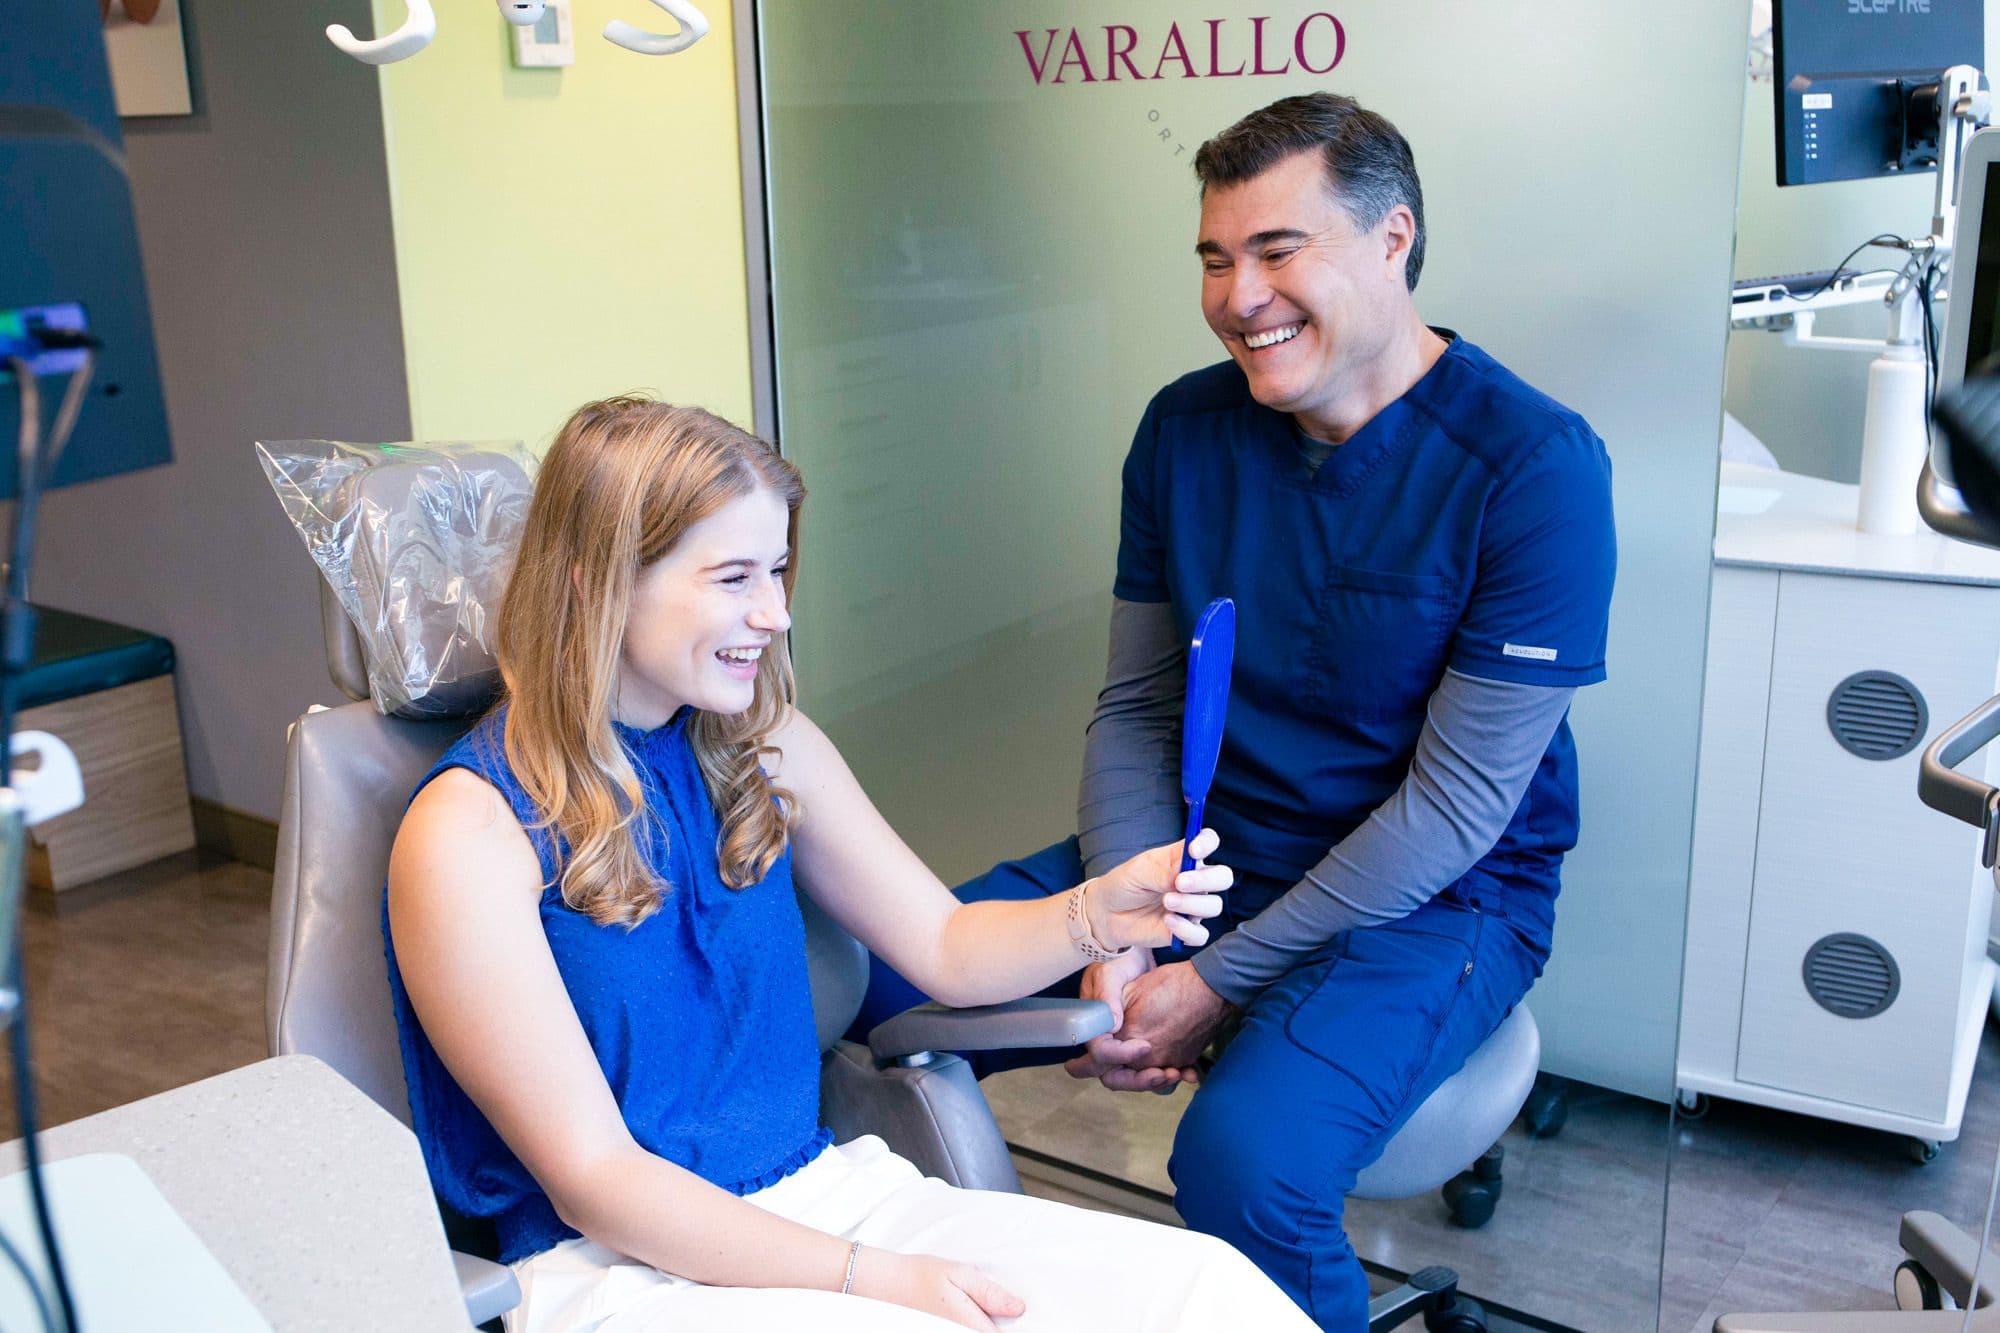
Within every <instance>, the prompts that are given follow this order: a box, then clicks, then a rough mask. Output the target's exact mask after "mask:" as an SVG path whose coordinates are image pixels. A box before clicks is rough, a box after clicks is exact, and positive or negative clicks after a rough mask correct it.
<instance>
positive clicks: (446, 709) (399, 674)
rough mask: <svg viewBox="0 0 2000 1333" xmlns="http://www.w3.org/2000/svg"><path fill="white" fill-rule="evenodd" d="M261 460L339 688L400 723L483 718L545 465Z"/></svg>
mask: <svg viewBox="0 0 2000 1333" xmlns="http://www.w3.org/2000/svg"><path fill="white" fill-rule="evenodd" d="M257 450H258V456H259V458H260V460H261V461H262V463H263V465H264V470H265V473H266V475H267V476H269V477H270V479H271V484H272V487H273V488H274V489H275V490H276V491H277V493H278V497H279V499H280V500H281V501H282V502H283V503H284V505H285V510H286V512H287V514H288V515H289V516H290V517H291V519H292V523H293V526H294V527H295V528H297V529H298V532H299V535H300V537H301V538H302V539H303V540H304V541H305V544H306V549H307V550H308V551H309V552H310V553H311V554H312V557H313V559H314V561H315V562H316V563H317V564H318V565H319V568H320V573H321V575H322V576H323V579H324V587H323V591H322V597H321V610H322V626H323V628H324V629H325V631H326V642H327V669H328V671H329V673H330V674H331V675H332V677H333V680H334V683H335V684H336V685H339V686H340V687H341V689H342V690H343V691H345V692H346V693H347V694H348V695H349V696H350V697H353V698H356V699H373V700H374V703H375V706H376V708H377V709H378V710H380V711H381V712H383V713H385V714H388V715H391V716H396V717H407V718H452V717H470V716H473V715H476V714H478V713H480V712H482V711H484V709H485V708H486V707H487V706H488V705H489V704H490V703H491V702H492V701H493V698H494V696H495V694H496V693H497V692H498V690H499V686H500V672H499V667H498V665H497V663H496V661H495V657H494V649H495V634H496V631H497V629H498V625H499V613H500V600H501V597H502V595H503V594H504V593H505V591H506V587H507V578H508V575H509V574H510V573H511V572H512V570H513V566H514V553H515V550H516V548H517V547H518V545H519V543H520V534H521V528H522V525H523V524H524V523H525V522H526V520H527V515H528V505H529V501H530V500H531V498H532V496H533V489H534V487H533V482H532V480H531V477H532V474H533V471H534V467H535V458H534V456H533V455H532V454H530V453H528V451H527V450H526V449H525V448H523V447H522V446H521V445H519V444H511V445H510V444H499V445H495V444H443V445H425V446H410V445H351V444H341V443H336V442H332V441H324V440H310V441H290V442H286V443H282V444H261V443H260V444H259V445H258V446H257Z"/></svg>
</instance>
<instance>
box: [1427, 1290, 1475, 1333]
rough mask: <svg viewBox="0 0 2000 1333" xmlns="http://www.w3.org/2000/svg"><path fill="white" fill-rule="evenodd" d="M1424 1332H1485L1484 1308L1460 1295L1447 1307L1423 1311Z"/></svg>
mask: <svg viewBox="0 0 2000 1333" xmlns="http://www.w3.org/2000/svg"><path fill="white" fill-rule="evenodd" d="M1424 1333H1486V1308H1485V1307H1484V1306H1482V1305H1481V1304H1480V1303H1479V1302H1478V1301H1475V1300H1472V1299H1470V1298H1469V1297H1465V1296H1460V1297H1459V1298H1458V1299H1457V1300H1455V1301H1453V1302H1452V1303H1451V1307H1450V1308H1449V1309H1445V1310H1429V1311H1426V1312H1425V1314H1424Z"/></svg>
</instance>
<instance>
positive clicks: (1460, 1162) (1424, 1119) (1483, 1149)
mask: <svg viewBox="0 0 2000 1333" xmlns="http://www.w3.org/2000/svg"><path fill="white" fill-rule="evenodd" d="M1541 1058H1542V1039H1541V1034H1540V1033H1539V1032H1538V1031H1536V1029H1535V1019H1534V1015H1532V1014H1530V1013H1529V1012H1528V1006H1527V1004H1526V1003H1525V1002H1523V1003H1521V1004H1517V1005H1515V1006H1514V1012H1512V1013H1510V1014H1508V1015H1507V1017H1506V1018H1504V1019H1502V1020H1501V1021H1500V1026H1499V1027H1497V1028H1495V1029H1494V1030H1493V1035H1492V1036H1490V1037H1488V1038H1487V1039H1486V1040H1485V1041H1484V1042H1482V1043H1481V1044H1480V1046H1479V1049H1478V1050H1476V1051H1474V1052H1473V1053H1472V1055H1471V1056H1470V1057H1469V1058H1468V1059H1467V1060H1466V1062H1465V1067H1464V1068H1462V1069H1460V1070H1459V1071H1458V1072H1457V1073H1456V1074H1453V1075H1452V1076H1451V1077H1450V1078H1448V1079H1446V1080H1445V1081H1444V1082H1443V1083H1440V1084H1439V1085H1438V1087H1437V1090H1436V1091H1435V1092H1433V1093H1431V1095H1430V1096H1428V1097H1426V1098H1425V1099H1424V1104H1423V1105H1422V1106H1419V1107H1418V1108H1417V1109H1416V1112H1415V1114H1413V1115H1412V1116H1411V1117H1410V1118H1409V1119H1408V1120H1407V1121H1405V1122H1404V1123H1403V1127H1402V1128H1401V1129H1399V1130H1397V1131H1396V1133H1395V1136H1394V1137H1393V1138H1391V1139H1390V1140H1389V1143H1388V1146H1387V1147H1385V1148H1384V1149H1383V1150H1382V1155H1381V1156H1380V1157H1378V1158H1376V1159H1375V1161H1374V1162H1372V1163H1370V1164H1369V1166H1368V1167H1367V1169H1366V1170H1364V1171H1362V1172H1361V1175H1360V1177H1359V1178H1358V1179H1356V1181H1355V1182H1354V1188H1353V1189H1351V1190H1349V1191H1348V1197H1349V1198H1354V1199H1408V1198H1413V1197H1415V1196H1416V1195H1419V1194H1425V1193H1428V1192H1429V1191H1431V1190H1434V1189H1437V1188H1438V1187H1440V1186H1443V1188H1444V1197H1445V1202H1446V1203H1447V1204H1449V1205H1450V1207H1451V1215H1452V1220H1453V1221H1454V1222H1457V1223H1458V1224H1459V1225H1460V1226H1466V1227H1476V1226H1479V1225H1481V1224H1483V1223H1484V1222H1485V1221H1486V1219H1487V1218H1489V1217H1491V1216H1493V1206H1494V1204H1495V1203H1497V1202H1498V1201H1499V1198H1500V1157H1501V1153H1500V1136H1501V1135H1502V1134H1504V1133H1505V1132H1506V1131H1507V1126H1508V1125H1510V1124H1512V1123H1513V1122H1514V1117H1515V1115H1516V1114H1517V1113H1519V1111H1520V1109H1521V1105H1522V1103H1523V1102H1525V1101H1526V1100H1527V1099H1528V1090H1529V1088H1531V1087H1532V1086H1533V1085H1534V1082H1535V1071H1536V1069H1537V1067H1538V1066H1539V1065H1540V1063H1541ZM1467 1163H1471V1166H1470V1167H1469V1168H1468V1166H1467ZM1419 1312H1421V1313H1422V1314H1423V1316H1424V1327H1425V1328H1426V1329H1427V1330H1430V1333H1484V1330H1485V1328H1486V1311H1485V1310H1483V1309H1481V1308H1480V1306H1479V1304H1478V1303H1477V1302H1476V1301H1472V1300H1469V1299H1467V1298H1465V1297H1463V1296H1460V1295H1459V1294H1458V1274H1456V1273H1454V1272H1453V1271H1452V1270H1451V1269H1449V1268H1444V1267H1437V1266H1434V1267H1431V1268H1425V1269H1422V1270H1420V1271H1418V1272H1415V1273H1412V1274H1410V1276H1409V1278H1408V1279H1407V1280H1406V1281H1405V1282H1404V1283H1403V1285H1402V1286H1400V1287H1398V1288H1396V1289H1395V1290H1394V1291H1386V1292H1383V1293H1382V1294H1381V1295H1380V1296H1377V1297H1376V1298H1375V1299H1374V1300H1372V1301H1370V1302H1369V1303H1368V1333H1386V1330H1388V1329H1392V1328H1395V1327H1396V1326H1397V1325H1398V1324H1401V1323H1402V1322H1404V1321H1405V1320H1407V1319H1409V1318H1410V1317H1411V1316H1413V1315H1415V1314H1417V1313H1419Z"/></svg>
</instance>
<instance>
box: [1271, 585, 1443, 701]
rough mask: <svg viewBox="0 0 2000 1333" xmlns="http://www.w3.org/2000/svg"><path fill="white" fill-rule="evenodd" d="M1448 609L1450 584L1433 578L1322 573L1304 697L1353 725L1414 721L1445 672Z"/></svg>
mask: <svg viewBox="0 0 2000 1333" xmlns="http://www.w3.org/2000/svg"><path fill="white" fill-rule="evenodd" d="M1455 604H1456V598H1455V596H1454V590H1453V587H1452V585H1451V583H1450V582H1449V581H1448V580H1446V579H1443V578H1440V577H1439V576H1437V575H1435V574H1392V573H1388V572H1386V571H1383V570H1375V569H1359V568H1355V567H1353V566H1350V565H1335V566H1333V567H1332V568H1330V569H1328V570H1327V572H1326V577H1325V583H1324V585H1323V587H1322V588H1321V590H1320V599H1319V617H1318V624H1317V626H1316V627H1315V633H1314V635H1313V651H1312V656H1311V658H1310V659H1309V660H1308V663H1307V670H1306V681H1305V690H1306V695H1307V698H1308V699H1309V700H1310V701H1311V702H1312V703H1313V704H1314V705H1315V706H1317V707H1319V708H1322V709H1324V710H1325V711H1326V712H1328V713H1330V714H1332V715H1333V716H1334V717H1337V718H1344V719H1349V720H1352V721H1356V722H1369V721H1379V720H1382V719H1397V718H1409V717H1411V716H1412V715H1415V716H1418V717H1421V716H1422V712H1423V701H1424V700H1425V699H1427V698H1428V697H1429V696H1430V693H1431V691H1432V690H1434V689H1435V688H1437V682H1438V679H1439V677H1440V676H1441V675H1442V673H1443V670H1444V658H1445V645H1446V642H1447V641H1448V640H1449V639H1450V637H1451V628H1452V625H1453V623H1454V622H1455V620H1456V616H1455V614H1454V608H1455Z"/></svg>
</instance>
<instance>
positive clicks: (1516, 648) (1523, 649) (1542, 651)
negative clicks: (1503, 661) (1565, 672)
mask: <svg viewBox="0 0 2000 1333" xmlns="http://www.w3.org/2000/svg"><path fill="white" fill-rule="evenodd" d="M1500 655H1501V656H1502V657H1525V658H1527V659H1528V660H1530V661H1533V662H1553V661H1555V660H1556V650H1555V649H1553V648H1530V647H1529V646H1528V645H1527V644H1525V643H1504V644H1501V645H1500Z"/></svg>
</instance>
